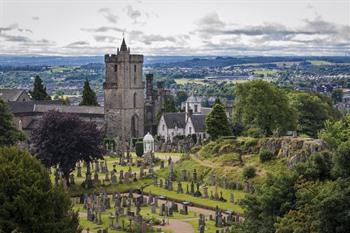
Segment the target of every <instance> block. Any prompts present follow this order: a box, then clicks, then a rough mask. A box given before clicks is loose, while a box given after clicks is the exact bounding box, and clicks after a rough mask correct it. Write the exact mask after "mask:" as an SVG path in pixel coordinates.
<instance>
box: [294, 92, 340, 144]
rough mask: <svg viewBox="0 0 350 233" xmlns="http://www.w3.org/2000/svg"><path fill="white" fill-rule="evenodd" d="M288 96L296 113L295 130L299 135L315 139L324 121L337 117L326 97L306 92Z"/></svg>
mask: <svg viewBox="0 0 350 233" xmlns="http://www.w3.org/2000/svg"><path fill="white" fill-rule="evenodd" d="M289 95H290V98H291V104H292V106H293V108H294V109H295V112H296V113H297V130H298V131H299V132H300V133H304V134H307V135H309V136H312V137H315V136H317V133H318V132H319V131H320V130H321V129H322V128H323V126H324V123H325V121H326V120H332V119H335V118H336V117H337V116H338V114H337V111H336V110H335V109H334V108H333V107H332V103H331V101H330V99H327V98H326V97H323V96H320V95H317V94H314V93H307V92H292V93H290V94H289Z"/></svg>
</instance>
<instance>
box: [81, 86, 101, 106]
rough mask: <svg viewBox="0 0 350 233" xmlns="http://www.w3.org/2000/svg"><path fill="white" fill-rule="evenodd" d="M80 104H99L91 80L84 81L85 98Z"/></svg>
mask: <svg viewBox="0 0 350 233" xmlns="http://www.w3.org/2000/svg"><path fill="white" fill-rule="evenodd" d="M79 105H87V106H98V105H99V104H98V102H97V98H96V93H95V92H94V91H93V90H92V89H91V87H90V83H89V80H85V82H84V90H83V99H82V100H81V102H80V104H79Z"/></svg>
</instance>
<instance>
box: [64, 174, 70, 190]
mask: <svg viewBox="0 0 350 233" xmlns="http://www.w3.org/2000/svg"><path fill="white" fill-rule="evenodd" d="M64 180H65V185H64V189H65V190H66V189H67V188H68V187H69V186H70V183H69V173H65V174H64Z"/></svg>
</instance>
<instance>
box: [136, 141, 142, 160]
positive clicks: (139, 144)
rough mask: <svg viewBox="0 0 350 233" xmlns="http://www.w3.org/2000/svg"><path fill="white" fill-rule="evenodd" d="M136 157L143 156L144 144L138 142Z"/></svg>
mask: <svg viewBox="0 0 350 233" xmlns="http://www.w3.org/2000/svg"><path fill="white" fill-rule="evenodd" d="M136 155H137V156H138V157H141V156H142V155H143V142H136Z"/></svg>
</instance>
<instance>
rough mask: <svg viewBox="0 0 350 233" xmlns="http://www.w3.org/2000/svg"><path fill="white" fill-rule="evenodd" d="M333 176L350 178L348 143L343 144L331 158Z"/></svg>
mask: <svg viewBox="0 0 350 233" xmlns="http://www.w3.org/2000/svg"><path fill="white" fill-rule="evenodd" d="M333 162H334V167H333V171H332V172H333V175H334V176H335V177H343V178H346V177H350V141H349V140H348V141H346V142H343V143H342V144H340V146H339V147H338V149H337V151H336V152H335V153H334V156H333Z"/></svg>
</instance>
